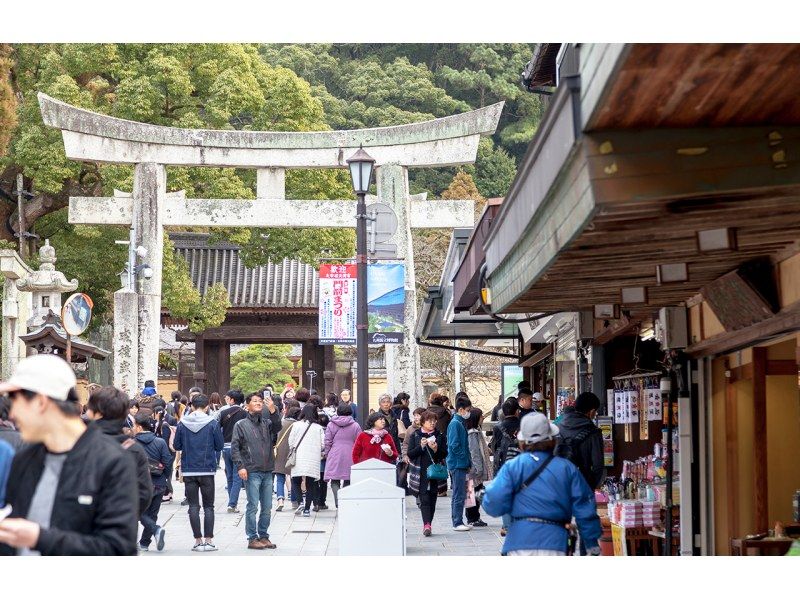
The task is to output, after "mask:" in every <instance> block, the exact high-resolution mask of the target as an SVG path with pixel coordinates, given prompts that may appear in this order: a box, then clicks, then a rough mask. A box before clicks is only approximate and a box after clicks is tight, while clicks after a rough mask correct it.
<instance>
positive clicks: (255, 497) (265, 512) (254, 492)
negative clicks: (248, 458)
mask: <svg viewBox="0 0 800 598" xmlns="http://www.w3.org/2000/svg"><path fill="white" fill-rule="evenodd" d="M245 484H247V485H246V486H245V490H246V492H247V510H246V511H245V515H244V531H245V533H246V534H247V539H248V540H255V539H256V538H269V533H268V532H267V530H268V529H269V522H270V514H271V511H272V472H271V471H251V472H248V474H247V482H245ZM259 505H261V513H260V514H259V516H258V527H256V512H257V511H258V507H259Z"/></svg>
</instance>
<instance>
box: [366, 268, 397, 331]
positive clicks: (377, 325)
mask: <svg viewBox="0 0 800 598" xmlns="http://www.w3.org/2000/svg"><path fill="white" fill-rule="evenodd" d="M405 280H406V267H405V264H369V265H368V266H367V314H368V317H369V342H370V343H371V344H376V345H396V344H400V343H402V342H403V330H404V329H405V309H406V292H405Z"/></svg>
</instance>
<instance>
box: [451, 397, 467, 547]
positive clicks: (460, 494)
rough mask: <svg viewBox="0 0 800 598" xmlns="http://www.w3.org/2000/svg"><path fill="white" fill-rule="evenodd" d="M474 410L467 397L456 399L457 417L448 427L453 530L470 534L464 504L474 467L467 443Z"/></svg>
mask: <svg viewBox="0 0 800 598" xmlns="http://www.w3.org/2000/svg"><path fill="white" fill-rule="evenodd" d="M471 410H472V402H471V401H470V400H469V399H468V398H467V397H466V395H464V396H462V397H459V398H458V399H456V417H454V418H453V419H452V420H450V423H449V424H448V426H447V470H448V471H449V472H450V480H451V483H452V485H453V500H452V502H451V503H450V516H451V517H452V519H453V529H454V530H455V531H457V532H468V531H469V530H471V529H472V526H469V525H467V524H465V523H464V502H465V501H466V498H467V472H468V471H469V469H470V467H472V459H471V458H470V456H469V442H468V441H467V427H466V420H467V418H468V417H469V413H470V411H471Z"/></svg>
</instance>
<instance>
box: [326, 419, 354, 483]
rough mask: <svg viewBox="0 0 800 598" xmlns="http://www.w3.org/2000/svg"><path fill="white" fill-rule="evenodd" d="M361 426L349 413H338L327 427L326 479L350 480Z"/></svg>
mask: <svg viewBox="0 0 800 598" xmlns="http://www.w3.org/2000/svg"><path fill="white" fill-rule="evenodd" d="M359 434H361V426H359V425H358V424H357V423H356V420H354V419H353V418H352V417H351V416H349V415H346V416H345V415H336V416H334V417H332V418H331V421H330V423H329V424H328V427H327V428H325V446H324V449H323V453H324V455H325V459H326V461H325V477H324V479H325V480H349V479H350V468H351V467H352V466H353V445H354V444H355V442H356V438H358V435H359Z"/></svg>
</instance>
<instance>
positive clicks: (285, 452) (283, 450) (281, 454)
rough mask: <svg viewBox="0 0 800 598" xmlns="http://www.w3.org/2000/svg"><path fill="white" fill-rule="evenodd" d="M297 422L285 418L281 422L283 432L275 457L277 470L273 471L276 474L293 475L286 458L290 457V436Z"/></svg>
mask: <svg viewBox="0 0 800 598" xmlns="http://www.w3.org/2000/svg"><path fill="white" fill-rule="evenodd" d="M295 421H296V420H294V419H292V418H291V417H285V418H283V419H282V420H281V432H280V434H278V442H277V443H276V444H275V448H276V449H277V450H276V453H277V454H276V455H275V468H274V469H273V470H272V471H273V472H274V473H282V474H283V475H291V473H292V472H291V471H290V470H288V469H286V458H287V457H288V456H289V434H290V433H291V428H292V425H293V424H294V422H295ZM303 442H305V441H303Z"/></svg>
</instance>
